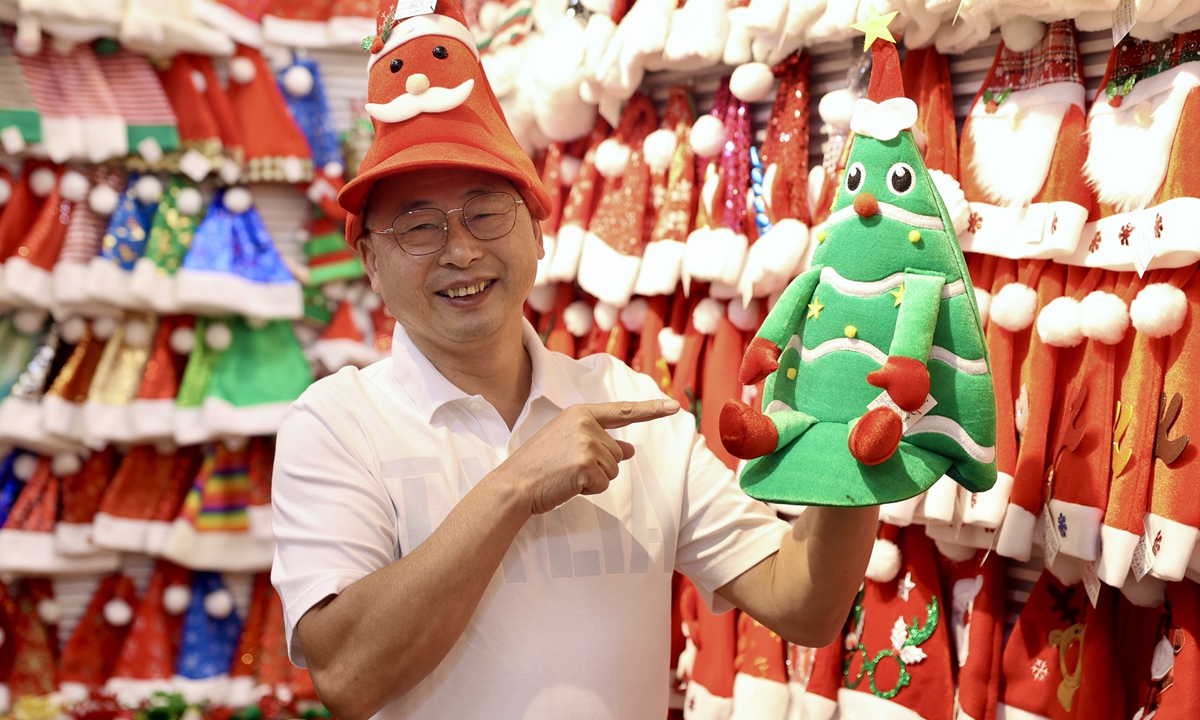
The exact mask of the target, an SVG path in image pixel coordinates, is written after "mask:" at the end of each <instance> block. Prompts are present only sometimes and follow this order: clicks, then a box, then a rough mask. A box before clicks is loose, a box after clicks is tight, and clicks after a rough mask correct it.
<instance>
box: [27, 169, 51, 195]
mask: <svg viewBox="0 0 1200 720" xmlns="http://www.w3.org/2000/svg"><path fill="white" fill-rule="evenodd" d="M57 183H58V178H57V177H55V175H54V171H53V170H51V169H50V168H46V167H40V168H38V169H37V170H34V171H33V172H32V173H30V174H29V190H30V192H32V193H33V194H34V195H36V196H37V197H40V198H44V197H46V196H47V195H49V194H50V193H51V191H53V190H54V186H55V185H56V184H57Z"/></svg>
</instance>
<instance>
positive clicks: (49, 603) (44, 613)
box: [37, 598, 62, 625]
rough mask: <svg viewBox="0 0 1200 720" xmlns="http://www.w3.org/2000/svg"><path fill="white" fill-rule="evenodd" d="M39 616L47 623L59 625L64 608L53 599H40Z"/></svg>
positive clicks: (38, 605)
mask: <svg viewBox="0 0 1200 720" xmlns="http://www.w3.org/2000/svg"><path fill="white" fill-rule="evenodd" d="M37 615H38V618H39V619H40V620H41V621H42V622H44V623H46V624H47V625H57V624H58V621H59V620H62V608H60V607H59V606H58V603H56V602H54V601H53V600H50V599H48V598H47V599H46V600H40V601H39V602H38V604H37Z"/></svg>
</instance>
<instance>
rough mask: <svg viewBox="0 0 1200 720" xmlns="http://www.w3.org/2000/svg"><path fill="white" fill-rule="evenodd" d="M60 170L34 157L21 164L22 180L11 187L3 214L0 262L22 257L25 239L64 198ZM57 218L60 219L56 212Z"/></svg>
mask: <svg viewBox="0 0 1200 720" xmlns="http://www.w3.org/2000/svg"><path fill="white" fill-rule="evenodd" d="M61 173H62V168H60V167H58V166H56V165H50V164H49V163H45V162H38V161H34V160H26V161H25V163H24V164H23V165H22V166H21V177H20V181H19V182H18V183H17V184H16V187H14V188H12V196H11V197H10V198H9V201H8V203H7V204H6V205H5V206H4V211H3V212H2V213H0V262H5V261H7V260H8V259H9V258H12V257H19V256H20V253H19V251H18V248H21V247H26V246H25V242H26V239H27V238H28V236H29V233H30V231H31V230H32V229H33V226H34V225H35V224H36V223H37V222H38V220H39V218H41V217H42V215H43V214H44V213H49V212H53V211H54V210H56V209H57V206H58V204H59V202H60V201H61V200H60V197H59V189H58V186H59V176H60V175H61ZM51 203H53V204H51ZM47 207H49V210H47ZM54 217H55V218H57V213H55V215H54ZM46 227H47V229H49V227H50V226H49V225H47V226H46ZM26 252H27V253H28V248H27V247H26ZM0 285H2V284H0ZM0 290H2V287H0Z"/></svg>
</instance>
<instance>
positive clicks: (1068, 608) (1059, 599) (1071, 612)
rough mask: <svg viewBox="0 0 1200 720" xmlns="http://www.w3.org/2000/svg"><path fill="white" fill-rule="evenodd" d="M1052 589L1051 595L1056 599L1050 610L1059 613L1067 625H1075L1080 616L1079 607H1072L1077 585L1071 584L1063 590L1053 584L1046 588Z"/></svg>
mask: <svg viewBox="0 0 1200 720" xmlns="http://www.w3.org/2000/svg"><path fill="white" fill-rule="evenodd" d="M1046 589H1047V590H1049V591H1050V597H1051V599H1052V600H1053V601H1054V602H1053V606H1052V607H1051V608H1050V612H1052V613H1054V614H1056V615H1058V617H1059V619H1060V620H1062V621H1063V622H1064V623H1066V624H1067V625H1074V624H1075V622H1076V620H1077V618H1078V617H1079V608H1077V607H1072V603H1073V602H1074V600H1075V586H1073V585H1072V586H1070V587H1067V588H1066V589H1064V590H1063V591H1062V592H1059V591H1058V588H1056V587H1054V586H1053V585H1051V586H1049V587H1048V588H1046Z"/></svg>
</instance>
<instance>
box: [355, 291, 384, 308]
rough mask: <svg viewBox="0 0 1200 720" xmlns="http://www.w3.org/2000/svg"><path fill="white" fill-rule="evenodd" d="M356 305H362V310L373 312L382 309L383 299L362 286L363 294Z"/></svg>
mask: <svg viewBox="0 0 1200 720" xmlns="http://www.w3.org/2000/svg"><path fill="white" fill-rule="evenodd" d="M358 304H359V305H362V306H363V308H364V309H366V310H368V311H375V310H378V309H379V308H381V307H383V298H382V297H381V296H380V295H379V294H377V293H375V292H373V291H372V290H371V288H369V287H367V286H365V285H364V286H363V294H362V297H361V298H359V301H358Z"/></svg>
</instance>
